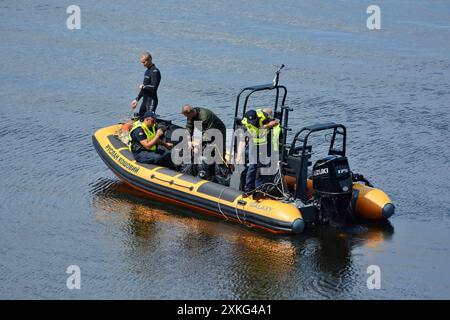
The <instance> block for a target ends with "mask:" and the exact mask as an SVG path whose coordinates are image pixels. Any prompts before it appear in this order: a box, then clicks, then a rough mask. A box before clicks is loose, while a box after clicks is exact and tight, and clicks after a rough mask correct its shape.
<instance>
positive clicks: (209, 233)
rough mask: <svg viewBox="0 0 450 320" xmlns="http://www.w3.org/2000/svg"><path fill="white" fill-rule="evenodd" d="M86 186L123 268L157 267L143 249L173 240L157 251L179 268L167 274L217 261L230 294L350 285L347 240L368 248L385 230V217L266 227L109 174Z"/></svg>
mask: <svg viewBox="0 0 450 320" xmlns="http://www.w3.org/2000/svg"><path fill="white" fill-rule="evenodd" d="M92 194H93V207H94V208H95V217H96V219H97V220H98V221H100V222H102V223H105V224H109V223H119V224H121V225H122V230H123V231H124V232H125V234H126V235H125V237H124V240H123V241H124V242H125V243H126V246H124V247H125V248H126V250H127V254H128V255H129V260H128V262H129V264H131V266H130V269H131V270H134V271H135V272H138V273H146V272H149V273H151V272H155V270H158V269H160V268H162V267H164V266H165V263H164V261H161V260H154V259H151V258H149V257H152V256H153V255H154V256H155V257H156V256H159V254H158V253H159V252H164V253H165V254H169V255H170V254H171V252H172V250H171V249H173V248H169V247H168V246H173V245H174V244H175V246H176V247H177V252H178V254H177V255H175V256H173V255H171V256H170V258H168V257H165V260H166V261H168V262H170V263H171V264H172V265H176V266H177V268H173V269H171V271H173V272H177V273H179V274H178V275H174V276H175V278H183V277H190V276H191V274H189V273H183V271H185V270H195V272H196V273H200V274H208V273H209V271H210V268H212V266H219V267H220V269H221V273H222V274H221V275H220V276H218V275H217V274H216V278H215V279H214V281H217V285H219V286H223V287H226V290H230V291H231V292H232V296H233V297H235V298H264V297H278V298H294V297H298V295H299V290H300V291H301V290H304V291H310V292H311V290H312V296H317V297H333V296H336V295H341V294H345V293H346V292H350V291H352V290H353V288H352V286H353V285H354V284H355V283H356V282H359V281H360V278H359V277H360V272H359V271H355V270H354V266H353V259H352V250H353V248H355V247H358V246H363V247H367V248H368V249H370V250H376V248H377V247H379V246H380V245H381V244H382V243H383V242H384V241H386V240H389V239H390V237H391V236H392V234H393V227H392V226H391V224H390V223H388V222H387V223H377V224H370V225H367V224H365V225H361V224H358V225H356V226H352V227H348V228H346V229H344V230H337V229H334V228H331V227H320V228H316V229H312V230H309V231H307V232H306V233H305V234H302V235H300V236H279V235H272V234H267V233H264V232H262V231H259V230H254V229H250V228H248V227H246V226H243V225H238V224H235V223H231V222H228V221H223V220H220V219H218V218H211V217H209V216H204V215H200V214H197V213H195V212H189V211H187V210H185V209H181V208H180V207H177V206H174V205H167V204H161V203H158V202H155V201H153V200H150V199H147V198H146V197H145V195H144V194H143V193H141V192H139V191H137V190H134V189H132V188H130V187H128V186H127V185H125V184H124V183H122V182H119V181H116V180H108V179H101V180H98V181H97V183H96V184H95V185H93V186H92ZM178 250H179V251H178ZM180 252H181V253H180ZM225 274H226V275H227V276H224V275H225ZM359 285H360V284H358V286H359ZM172 289H173V288H172ZM165 290H169V292H170V290H171V288H166V289H165Z"/></svg>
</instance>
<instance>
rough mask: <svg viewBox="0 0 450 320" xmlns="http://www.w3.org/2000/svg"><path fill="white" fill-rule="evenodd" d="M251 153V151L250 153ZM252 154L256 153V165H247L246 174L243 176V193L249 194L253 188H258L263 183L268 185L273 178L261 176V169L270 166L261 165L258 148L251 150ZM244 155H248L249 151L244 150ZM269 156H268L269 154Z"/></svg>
mask: <svg viewBox="0 0 450 320" xmlns="http://www.w3.org/2000/svg"><path fill="white" fill-rule="evenodd" d="M250 152H252V151H250ZM253 152H256V155H257V159H256V160H257V161H256V162H257V163H254V164H249V165H248V166H247V174H246V176H245V186H244V192H250V191H252V190H254V189H255V188H258V187H259V186H261V185H262V184H264V183H270V182H272V180H273V176H271V175H263V174H261V170H260V169H261V168H265V167H269V166H270V164H262V163H261V156H260V153H259V148H256V149H253ZM246 153H247V154H248V153H249V150H248V149H247V150H246ZM269 156H270V154H269Z"/></svg>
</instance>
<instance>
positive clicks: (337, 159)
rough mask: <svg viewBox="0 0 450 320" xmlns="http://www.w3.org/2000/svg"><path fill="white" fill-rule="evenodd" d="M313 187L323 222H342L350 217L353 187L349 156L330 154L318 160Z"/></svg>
mask: <svg viewBox="0 0 450 320" xmlns="http://www.w3.org/2000/svg"><path fill="white" fill-rule="evenodd" d="M313 189H314V198H315V199H316V200H318V201H319V203H320V212H321V217H320V219H321V220H322V221H323V222H326V221H328V220H330V221H331V222H332V223H337V224H342V223H344V222H345V221H346V220H347V218H350V217H349V216H348V214H349V213H350V212H351V211H350V210H351V200H352V194H353V187H352V176H351V172H350V167H349V165H348V160H347V157H344V156H337V155H330V156H327V157H325V158H323V159H320V160H318V161H317V162H316V163H315V164H314V167H313Z"/></svg>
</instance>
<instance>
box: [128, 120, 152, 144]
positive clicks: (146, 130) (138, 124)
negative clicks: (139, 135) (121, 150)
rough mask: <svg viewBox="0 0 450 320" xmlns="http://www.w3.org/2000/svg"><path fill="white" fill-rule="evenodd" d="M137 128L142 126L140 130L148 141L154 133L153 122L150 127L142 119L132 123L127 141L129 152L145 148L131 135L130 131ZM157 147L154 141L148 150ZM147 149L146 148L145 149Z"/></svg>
mask: <svg viewBox="0 0 450 320" xmlns="http://www.w3.org/2000/svg"><path fill="white" fill-rule="evenodd" d="M137 128H142V130H144V133H145V136H146V139H147V140H148V141H150V140H152V139H153V138H154V137H155V135H156V124H154V125H153V126H152V127H151V128H148V127H147V126H146V125H145V124H144V123H143V122H142V121H136V122H135V123H134V124H133V128H131V130H130V133H129V142H128V149H129V150H130V151H131V152H137V151H139V150H140V149H141V148H143V149H145V148H144V147H143V146H142V145H141V143H140V142H139V141H133V137H132V135H131V134H132V133H133V131H134V130H136V129H137ZM157 148H158V146H157V145H156V143H155V144H154V145H153V146H152V147H151V148H150V151H156V149H157ZM145 150H148V149H145Z"/></svg>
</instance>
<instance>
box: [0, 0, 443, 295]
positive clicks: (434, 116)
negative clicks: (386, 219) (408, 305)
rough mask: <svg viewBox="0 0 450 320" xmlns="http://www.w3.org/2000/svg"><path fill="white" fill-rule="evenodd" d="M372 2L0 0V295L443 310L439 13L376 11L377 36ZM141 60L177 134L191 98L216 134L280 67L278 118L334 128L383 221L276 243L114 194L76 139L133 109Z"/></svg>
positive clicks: (402, 7)
mask: <svg viewBox="0 0 450 320" xmlns="http://www.w3.org/2000/svg"><path fill="white" fill-rule="evenodd" d="M71 4H77V5H79V6H80V8H81V29H80V30H68V29H67V28H66V19H67V17H68V14H66V8H67V7H68V6H69V5H71ZM369 4H372V2H365V1H356V0H354V1H317V0H314V1H296V0H295V1H294V0H286V1H278V2H274V1H266V0H263V1H244V2H243V1H234V0H227V1H224V0H222V1H214V2H212V1H206V0H205V1H192V2H191V1H189V2H186V1H168V0H164V1H156V0H155V1H143V0H142V1H133V2H123V4H118V2H116V1H104V0H101V1H81V0H80V1H76V3H73V2H72V1H56V0H55V1H42V0H41V1H11V0H2V1H0V40H1V41H0V56H1V64H0V103H1V106H0V129H1V135H0V142H1V150H2V152H1V153H0V159H1V189H0V190H1V191H0V298H7V299H10V298H33V299H36V298H37V299H41V298H63V299H70V298H137V299H165V298H187V299H191V298H211V299H217V298H231V299H243V298H245V299H257V298H274V299H304V298H312V299H329V298H332V299H384V298H386V299H391V298H399V299H422V298H431V299H436V298H446V299H449V298H450V274H449V267H450V182H449V180H450V173H449V172H450V166H449V163H450V142H449V141H450V132H449V120H450V115H449V113H450V112H449V110H450V108H449V105H450V104H449V100H450V54H449V52H450V2H449V1H438V0H436V1H419V0H408V1H406V0H398V1H381V0H380V1H376V4H378V5H379V6H380V8H381V30H378V31H370V30H368V29H367V27H366V19H367V17H368V16H369V15H368V14H367V13H366V9H367V6H368V5H369ZM145 50H149V51H151V53H152V54H153V56H154V62H155V63H156V65H157V66H158V67H159V68H160V70H161V73H162V82H161V86H160V89H159V100H160V103H159V107H158V112H159V113H160V114H161V115H163V116H164V117H171V118H173V120H174V121H175V122H176V123H180V124H182V123H183V119H182V116H181V115H180V108H181V105H182V104H183V103H192V104H195V105H203V106H208V107H209V108H211V109H213V110H214V111H215V112H216V113H217V114H219V115H220V117H221V118H222V119H224V121H225V123H226V124H227V125H228V126H230V125H231V123H232V122H231V119H232V114H233V112H234V102H235V97H236V94H237V93H238V92H239V90H240V89H241V88H242V87H244V86H247V85H253V84H261V83H267V82H270V81H271V80H272V78H273V72H274V67H273V64H279V63H284V64H286V66H287V67H286V70H284V72H283V73H282V75H281V83H282V84H284V85H286V86H287V87H288V90H289V93H288V104H289V105H290V106H292V107H293V108H294V109H295V111H294V112H292V113H291V124H292V125H293V126H296V127H298V128H300V127H301V126H303V125H308V124H312V123H316V122H327V121H334V122H340V123H343V124H344V125H346V126H347V130H348V146H347V147H348V149H347V154H348V156H349V159H350V165H351V168H352V169H353V170H354V171H357V172H359V173H363V174H364V175H365V176H366V177H368V178H369V180H371V181H372V182H373V183H374V184H375V185H376V186H378V187H379V188H381V189H383V190H385V192H386V193H387V194H388V195H389V196H390V197H391V199H392V201H393V202H394V203H395V205H396V210H397V211H396V214H395V216H393V217H392V218H391V219H390V223H389V224H384V225H380V224H378V225H360V226H357V227H354V228H351V229H348V230H336V229H333V228H331V227H323V228H318V229H313V230H309V231H308V232H306V233H304V234H302V235H300V236H273V235H270V234H266V233H264V232H259V231H255V230H252V229H248V228H247V227H245V226H242V225H238V224H232V223H229V222H224V221H220V220H218V219H215V218H208V217H204V216H202V215H199V214H196V213H194V212H190V211H189V210H185V209H182V208H179V207H176V206H171V205H167V204H161V203H157V202H154V201H151V200H147V199H146V198H145V197H143V196H142V195H141V194H139V193H136V192H134V191H131V190H129V189H128V188H127V187H126V186H125V185H124V184H122V183H121V182H119V181H118V179H117V178H116V177H115V176H114V175H113V174H112V172H111V171H110V170H109V169H108V168H107V167H106V166H105V165H104V163H103V162H102V161H101V160H100V158H99V157H98V155H97V153H96V152H95V150H94V148H93V146H92V143H91V136H92V134H93V132H94V131H95V130H97V129H98V128H101V127H104V126H108V125H111V124H114V123H117V122H118V121H120V120H123V119H125V118H126V117H127V115H128V114H129V111H130V109H129V103H130V101H131V100H132V99H133V98H134V97H135V96H136V94H137V87H138V85H139V84H140V83H141V81H142V79H143V72H144V68H143V67H142V66H141V65H140V63H139V60H138V57H139V54H140V53H141V52H142V51H145ZM265 98H266V97H264V96H261V99H260V100H261V101H263V99H265ZM260 100H256V101H255V102H254V103H255V104H257V103H261V101H260ZM70 265H77V266H79V267H80V270H81V289H80V290H69V289H68V288H67V286H66V280H67V277H68V276H69V274H67V273H66V269H67V267H68V266H70ZM370 265H377V266H379V267H380V271H381V288H380V289H375V290H370V289H368V286H367V279H368V277H369V274H368V273H367V268H368V267H369V266H370Z"/></svg>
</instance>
